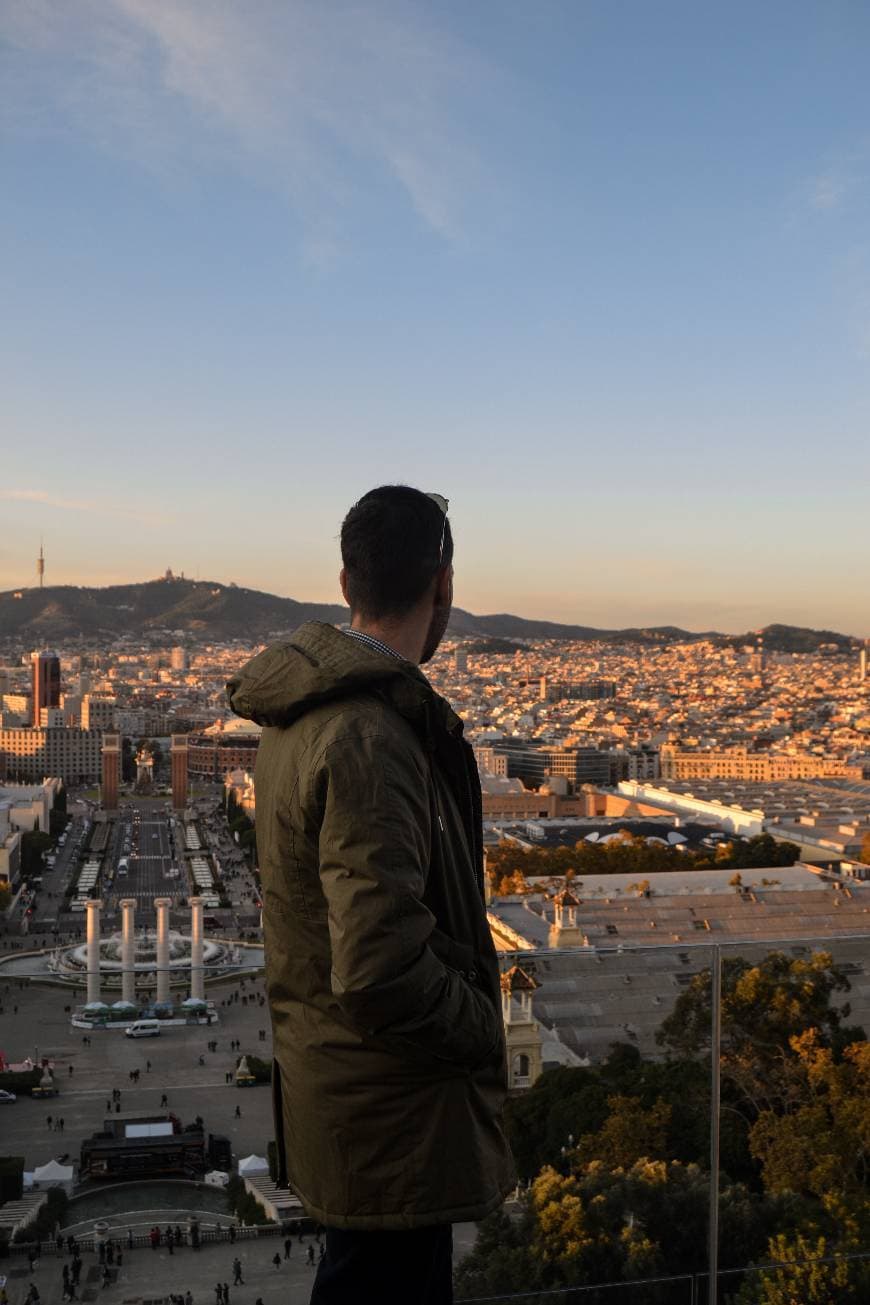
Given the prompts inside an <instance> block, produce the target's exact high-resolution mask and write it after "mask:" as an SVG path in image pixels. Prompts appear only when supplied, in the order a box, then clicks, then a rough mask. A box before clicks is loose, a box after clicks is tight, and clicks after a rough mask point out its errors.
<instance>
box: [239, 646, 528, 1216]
mask: <svg viewBox="0 0 870 1305" xmlns="http://www.w3.org/2000/svg"><path fill="white" fill-rule="evenodd" d="M227 692H228V695H229V701H230V705H231V707H232V709H233V711H234V712H236V713H237V714H238V715H240V716H244V717H246V718H247V719H249V720H254V721H257V722H259V723H260V724H261V725H263V726H265V728H264V730H263V735H262V738H261V741H260V747H259V751H258V754H257V766H256V772H255V784H256V794H257V812H256V828H257V851H258V856H259V862H260V873H261V876H262V883H263V922H264V928H265V935H266V984H267V989H268V993H269V1005H270V1009H271V1014H272V1025H273V1032H274V1047H275V1061H276V1064H275V1067H274V1072H273V1085H274V1089H275V1090H274V1095H275V1105H276V1110H275V1127H276V1137H277V1142H278V1153H279V1162H280V1169H281V1173H280V1180H281V1181H282V1182H289V1184H290V1186H291V1187H292V1188H293V1189H294V1190H295V1191H296V1192H297V1194H298V1196H299V1198H300V1200H301V1201H302V1203H303V1205H304V1206H305V1208H306V1210H307V1212H308V1213H309V1214H310V1215H311V1217H312V1218H314V1219H317V1220H319V1221H320V1222H321V1223H323V1224H325V1225H327V1226H332V1227H337V1228H357V1229H377V1228H413V1227H418V1226H422V1225H425V1224H435V1223H448V1222H458V1221H463V1220H469V1219H482V1218H483V1217H484V1216H485V1215H487V1214H489V1213H490V1212H491V1211H492V1210H494V1209H495V1208H496V1207H497V1206H498V1205H499V1204H500V1203H501V1201H502V1200H503V1199H504V1197H505V1196H506V1195H507V1193H508V1192H509V1191H510V1190H511V1188H512V1187H513V1186H514V1183H515V1181H516V1179H515V1174H514V1169H513V1163H512V1160H511V1156H510V1151H509V1148H508V1145H507V1142H506V1140H505V1136H504V1133H503V1130H502V1122H501V1111H502V1106H503V1103H504V1099H505V1096H506V1093H507V1072H506V1063H505V1047H504V1030H503V1025H502V1019H501V997H500V988H499V968H498V962H497V959H496V954H495V950H494V947H493V943H492V939H491V937H490V933H489V928H488V925H487V920H486V910H485V906H484V896H483V868H482V863H483V854H482V827H481V801H480V783H479V780H478V776H477V767H476V765H475V761H474V755H473V753H472V750H471V748H470V746H469V745H468V743H467V742H466V741H465V740H464V739H463V737H462V722H461V720H460V719H459V717H458V716H457V715H456V714H455V713H454V712H453V710H452V709H451V708H450V706H449V705H448V703H447V702H446V701H445V700H444V699H443V698H441V697H440V696H439V695H438V694H436V693H435V692H434V690H433V689H432V687H431V685H430V684H429V682H428V680H426V678H425V676H424V675H422V673H421V672H420V671H419V670H418V668H417V667H416V666H414V665H412V664H411V663H410V662H406V661H399V660H396V659H394V658H391V657H387V656H385V655H384V654H381V653H379V652H376V651H374V650H372V649H370V648H368V647H367V646H366V645H364V644H362V643H361V642H360V641H358V640H355V639H352V638H350V637H349V636H348V635H346V634H342V633H341V631H339V630H337V629H335V627H333V626H331V625H323V624H320V623H319V622H310V623H309V624H306V625H303V626H302V627H301V628H300V629H299V630H297V631H296V633H295V635H294V637H293V638H292V640H290V641H289V642H287V643H279V644H275V645H273V646H272V647H270V648H267V649H266V650H265V651H264V652H262V653H260V654H259V655H258V656H256V657H254V658H253V660H252V661H250V662H249V663H248V664H247V666H245V667H244V668H243V670H241V671H240V672H239V674H238V675H236V676H235V677H234V678H233V679H232V680H231V681H230V682H229V684H228V685H227Z"/></svg>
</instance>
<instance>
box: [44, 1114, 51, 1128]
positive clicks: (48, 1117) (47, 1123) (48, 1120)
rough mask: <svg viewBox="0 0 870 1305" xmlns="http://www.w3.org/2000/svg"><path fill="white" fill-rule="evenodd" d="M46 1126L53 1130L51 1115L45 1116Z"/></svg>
mask: <svg viewBox="0 0 870 1305" xmlns="http://www.w3.org/2000/svg"><path fill="white" fill-rule="evenodd" d="M45 1126H46V1128H47V1129H48V1131H49V1132H51V1115H46V1116H45Z"/></svg>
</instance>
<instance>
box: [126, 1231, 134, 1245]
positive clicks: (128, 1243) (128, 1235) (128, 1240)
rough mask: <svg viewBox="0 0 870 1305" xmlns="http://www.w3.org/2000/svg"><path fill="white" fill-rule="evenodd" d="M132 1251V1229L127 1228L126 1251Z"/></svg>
mask: <svg viewBox="0 0 870 1305" xmlns="http://www.w3.org/2000/svg"><path fill="white" fill-rule="evenodd" d="M132 1249H133V1229H132V1228H128V1229H127V1250H128V1251H132Z"/></svg>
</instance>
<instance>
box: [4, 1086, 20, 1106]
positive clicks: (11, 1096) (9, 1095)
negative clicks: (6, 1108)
mask: <svg viewBox="0 0 870 1305" xmlns="http://www.w3.org/2000/svg"><path fill="white" fill-rule="evenodd" d="M17 1099H18V1098H17V1097H16V1096H15V1093H14V1092H6V1091H4V1089H3V1088H0V1104H2V1103H3V1102H8V1103H10V1104H11V1103H12V1102H13V1101H16V1100H17Z"/></svg>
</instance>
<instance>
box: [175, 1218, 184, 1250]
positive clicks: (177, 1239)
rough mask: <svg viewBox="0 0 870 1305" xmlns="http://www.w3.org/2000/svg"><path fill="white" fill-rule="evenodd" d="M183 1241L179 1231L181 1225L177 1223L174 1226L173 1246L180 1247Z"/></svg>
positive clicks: (182, 1234)
mask: <svg viewBox="0 0 870 1305" xmlns="http://www.w3.org/2000/svg"><path fill="white" fill-rule="evenodd" d="M183 1241H184V1233H183V1232H182V1231H181V1224H180V1223H177V1224H176V1225H175V1245H176V1246H180V1245H181V1243H182V1242H183Z"/></svg>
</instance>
